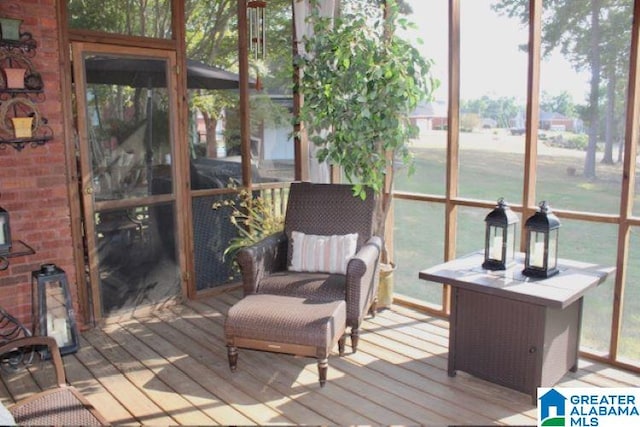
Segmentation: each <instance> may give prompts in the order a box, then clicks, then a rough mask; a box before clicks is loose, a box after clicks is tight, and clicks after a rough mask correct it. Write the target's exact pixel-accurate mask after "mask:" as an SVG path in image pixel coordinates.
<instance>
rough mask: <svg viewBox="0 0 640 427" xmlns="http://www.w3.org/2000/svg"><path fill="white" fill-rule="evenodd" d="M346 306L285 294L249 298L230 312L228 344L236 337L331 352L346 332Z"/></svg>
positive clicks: (227, 327) (340, 302) (228, 315)
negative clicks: (332, 347) (304, 346)
mask: <svg viewBox="0 0 640 427" xmlns="http://www.w3.org/2000/svg"><path fill="white" fill-rule="evenodd" d="M345 321H346V304H345V302H344V300H342V301H332V302H318V301H315V300H308V299H304V298H295V297H288V296H282V295H268V294H262V295H249V296H247V297H245V298H243V299H242V300H240V301H239V302H238V303H236V304H235V305H234V306H233V307H231V308H230V309H229V313H228V314H227V318H226V321H225V325H224V330H225V336H226V337H227V342H228V343H229V344H233V338H234V337H243V338H253V339H258V340H264V341H274V342H280V343H288V344H299V345H307V346H314V347H318V348H325V349H326V350H327V353H328V352H329V351H330V347H331V346H332V345H333V343H335V341H336V339H337V338H339V337H340V336H342V334H343V333H344V329H345Z"/></svg>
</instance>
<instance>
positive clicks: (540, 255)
mask: <svg viewBox="0 0 640 427" xmlns="http://www.w3.org/2000/svg"><path fill="white" fill-rule="evenodd" d="M531 265H533V266H534V267H541V268H542V267H544V242H536V244H535V246H534V247H533V254H532V256H531Z"/></svg>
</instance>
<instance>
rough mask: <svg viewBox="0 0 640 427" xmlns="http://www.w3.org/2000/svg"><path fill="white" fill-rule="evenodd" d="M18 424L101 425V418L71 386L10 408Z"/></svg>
mask: <svg viewBox="0 0 640 427" xmlns="http://www.w3.org/2000/svg"><path fill="white" fill-rule="evenodd" d="M9 410H10V411H11V413H12V414H13V417H14V418H15V421H16V423H17V424H18V425H55V426H90V425H94V426H99V425H102V423H101V422H100V420H99V419H98V418H96V417H95V416H94V414H93V413H92V412H91V411H89V410H87V408H86V406H85V405H84V404H83V402H81V401H80V400H79V399H78V397H77V396H76V395H75V394H74V393H73V391H72V389H71V388H69V387H66V388H60V389H57V390H54V391H52V392H51V393H46V394H43V395H41V396H39V397H38V398H36V399H32V400H27V401H25V403H23V404H18V405H15V406H13V407H11V408H9Z"/></svg>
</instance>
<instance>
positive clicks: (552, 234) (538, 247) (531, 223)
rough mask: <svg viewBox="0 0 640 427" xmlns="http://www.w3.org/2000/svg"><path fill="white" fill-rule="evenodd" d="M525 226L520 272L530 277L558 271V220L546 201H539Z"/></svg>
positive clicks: (549, 274)
mask: <svg viewBox="0 0 640 427" xmlns="http://www.w3.org/2000/svg"><path fill="white" fill-rule="evenodd" d="M524 226H525V233H526V236H525V239H526V240H525V242H526V246H525V251H526V252H525V259H524V270H522V274H524V275H525V276H530V277H542V278H545V277H551V276H553V275H554V274H557V273H558V234H559V231H560V230H559V229H560V221H559V220H558V217H556V216H555V215H554V214H553V213H552V212H551V207H550V206H549V204H548V203H547V202H546V201H543V202H541V203H540V207H539V209H538V211H537V212H536V213H535V214H533V215H532V216H531V217H530V218H529V219H527V222H525V224H524Z"/></svg>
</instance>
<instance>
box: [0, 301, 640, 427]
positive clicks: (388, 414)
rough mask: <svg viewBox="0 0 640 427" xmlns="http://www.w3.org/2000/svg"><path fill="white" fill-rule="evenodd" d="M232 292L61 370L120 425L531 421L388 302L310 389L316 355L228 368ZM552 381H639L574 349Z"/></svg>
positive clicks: (524, 403) (71, 359)
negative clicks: (573, 366) (453, 371)
mask: <svg viewBox="0 0 640 427" xmlns="http://www.w3.org/2000/svg"><path fill="white" fill-rule="evenodd" d="M240 295H241V292H238V291H237V290H236V291H233V292H231V293H225V294H223V295H220V296H217V297H215V298H208V299H202V300H198V301H189V302H187V303H185V304H184V305H181V306H175V307H171V308H166V309H165V310H162V311H161V312H159V313H156V314H154V316H153V317H148V318H144V319H129V320H127V321H126V322H125V321H122V322H121V323H119V324H108V325H106V326H105V327H103V328H102V329H96V330H92V331H88V332H85V333H84V337H85V338H83V339H82V346H81V347H80V350H79V351H78V352H77V353H76V354H73V355H68V356H65V357H64V358H63V360H64V363H65V368H66V372H67V378H68V380H69V382H70V383H71V384H73V385H74V386H75V387H76V388H78V389H79V390H80V391H81V392H82V393H83V394H84V395H85V396H86V397H87V399H88V400H89V401H90V402H91V403H92V404H94V406H95V407H96V408H97V409H98V410H99V411H101V412H102V413H103V414H104V415H105V416H107V418H108V419H109V421H110V422H112V423H113V424H117V425H131V424H163V425H164V424H169V423H171V424H176V423H187V422H189V423H190V424H196V423H198V424H200V425H204V424H222V425H254V424H276V423H283V424H317V425H332V424H335V425H353V424H369V425H373V424H425V423H426V424H430V425H431V424H438V425H451V424H478V423H481V424H506V425H531V424H534V423H535V419H536V408H535V407H534V406H533V405H532V404H531V400H530V396H528V395H527V394H524V393H519V392H516V391H514V390H511V389H508V388H505V387H501V386H498V385H496V384H492V383H489V382H487V381H484V380H481V379H478V378H475V377H473V376H472V375H469V374H466V373H464V372H459V373H458V375H457V376H456V377H453V378H451V377H449V376H448V375H447V372H446V351H447V336H448V322H447V321H446V320H444V319H441V318H434V317H431V316H428V315H426V314H425V313H423V312H419V311H414V310H411V309H407V308H405V307H399V306H395V305H394V306H392V308H391V309H389V310H385V311H382V312H380V313H378V315H377V316H376V317H375V318H367V319H365V321H364V322H363V329H362V334H361V338H360V345H359V349H358V352H357V353H355V354H354V353H350V352H349V351H347V354H346V355H345V357H342V358H340V357H337V355H336V354H335V352H334V354H332V356H331V357H330V359H329V378H328V382H327V385H326V386H325V387H324V388H320V387H319V385H318V374H317V368H316V363H315V360H314V359H312V358H297V357H292V356H288V355H283V354H275V353H268V352H257V351H249V350H247V351H241V355H240V363H239V366H238V371H237V372H236V373H234V374H232V373H231V372H230V371H229V367H228V363H227V356H226V348H225V342H224V330H223V325H224V320H225V315H226V312H227V311H228V309H229V307H230V306H231V305H232V304H234V303H235V302H237V301H238V299H239V298H240ZM579 368H580V369H579V370H578V372H576V373H569V374H567V375H566V376H565V377H563V378H562V380H561V381H560V383H559V385H560V386H562V387H638V386H640V377H638V375H636V374H634V373H632V372H627V371H622V370H619V369H615V368H613V367H611V366H609V365H606V364H604V363H599V362H595V361H591V360H580V366H579ZM48 370H49V368H48V363H43V364H40V363H38V364H36V365H35V366H33V367H31V368H29V370H28V371H24V372H23V373H22V375H19V376H14V375H10V376H7V374H6V373H3V374H2V379H3V380H4V381H7V378H9V380H10V381H9V385H8V386H5V385H4V384H5V383H4V382H0V400H2V402H3V403H10V402H13V397H12V394H11V393H16V395H18V396H20V397H26V396H27V395H29V394H31V393H33V392H35V391H38V390H39V389H40V388H42V387H47V385H48V384H49V383H50V382H51V379H50V378H48V377H49V372H48Z"/></svg>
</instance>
